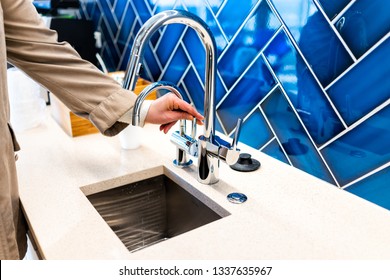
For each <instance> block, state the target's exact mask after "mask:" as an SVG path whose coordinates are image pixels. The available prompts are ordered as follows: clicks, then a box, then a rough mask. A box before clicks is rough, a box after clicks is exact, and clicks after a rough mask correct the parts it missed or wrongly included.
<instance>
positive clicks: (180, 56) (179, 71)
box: [161, 46, 190, 84]
mask: <svg viewBox="0 0 390 280" xmlns="http://www.w3.org/2000/svg"><path fill="white" fill-rule="evenodd" d="M189 63H190V62H189V61H188V58H187V56H186V54H185V52H184V51H183V48H182V47H181V46H179V47H178V48H177V49H176V52H175V54H174V56H173V58H172V60H171V61H170V63H169V65H168V69H166V71H165V73H164V76H163V77H162V78H161V80H163V81H170V82H172V83H175V84H176V83H178V82H179V80H180V79H181V77H182V76H183V74H184V71H185V70H186V69H187V67H188V64H189Z"/></svg>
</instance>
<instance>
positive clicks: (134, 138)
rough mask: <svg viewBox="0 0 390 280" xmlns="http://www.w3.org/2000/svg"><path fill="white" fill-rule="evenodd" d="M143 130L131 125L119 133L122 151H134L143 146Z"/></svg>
mask: <svg viewBox="0 0 390 280" xmlns="http://www.w3.org/2000/svg"><path fill="white" fill-rule="evenodd" d="M141 134H142V128H141V127H139V126H133V125H131V124H130V125H129V126H128V127H126V128H125V129H124V130H122V131H121V133H119V141H120V143H121V147H122V149H125V150H134V149H137V148H139V146H140V145H141V138H142V136H141Z"/></svg>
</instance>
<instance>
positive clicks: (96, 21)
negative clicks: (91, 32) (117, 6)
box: [91, 5, 102, 30]
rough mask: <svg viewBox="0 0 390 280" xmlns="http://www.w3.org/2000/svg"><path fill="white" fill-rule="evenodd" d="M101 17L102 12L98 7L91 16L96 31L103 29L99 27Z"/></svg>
mask: <svg viewBox="0 0 390 280" xmlns="http://www.w3.org/2000/svg"><path fill="white" fill-rule="evenodd" d="M101 17H102V12H101V11H100V8H99V6H97V5H96V8H95V9H94V11H93V14H92V15H91V19H92V20H93V24H94V26H95V28H96V30H101V27H100V26H99V23H100V19H101Z"/></svg>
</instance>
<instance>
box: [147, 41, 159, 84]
mask: <svg viewBox="0 0 390 280" xmlns="http://www.w3.org/2000/svg"><path fill="white" fill-rule="evenodd" d="M144 63H145V64H146V65H147V66H148V69H149V71H150V73H151V75H152V80H153V81H158V78H159V77H160V75H161V70H160V67H159V65H158V62H157V60H156V58H155V56H154V52H153V50H152V48H151V47H150V44H148V46H147V47H146V48H145V52H144Z"/></svg>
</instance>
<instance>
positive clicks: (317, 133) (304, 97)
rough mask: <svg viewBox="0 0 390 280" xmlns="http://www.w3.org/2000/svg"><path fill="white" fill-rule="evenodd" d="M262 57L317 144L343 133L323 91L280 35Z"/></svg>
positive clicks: (292, 47)
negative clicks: (264, 57) (266, 61)
mask: <svg viewBox="0 0 390 280" xmlns="http://www.w3.org/2000/svg"><path fill="white" fill-rule="evenodd" d="M264 54H265V56H266V58H267V60H268V62H269V63H270V65H271V67H272V69H273V71H274V72H275V74H276V76H277V77H278V79H279V81H280V83H281V84H282V86H283V88H284V90H285V92H286V93H287V95H288V98H289V99H290V101H291V103H292V104H293V106H294V107H295V109H296V110H297V112H298V114H299V115H300V117H301V119H302V121H303V123H304V124H305V127H306V129H307V130H308V132H309V133H310V135H311V137H312V138H313V140H314V141H315V143H316V144H317V145H321V144H323V143H325V142H326V141H328V140H329V139H331V138H333V137H334V136H336V135H337V134H338V133H340V132H341V131H343V130H344V126H343V125H342V123H341V121H340V119H339V118H338V116H337V115H336V113H335V112H334V110H333V108H332V106H331V105H330V103H329V101H328V99H327V98H326V96H325V94H324V92H323V91H322V90H321V88H320V86H319V85H318V83H317V82H316V81H315V79H314V77H313V76H312V74H311V73H310V71H309V69H308V68H307V66H306V64H305V63H304V61H303V60H302V58H301V57H300V56H299V54H298V53H297V52H296V50H295V48H294V46H293V45H292V44H291V42H290V40H289V39H288V37H287V35H286V34H285V33H284V32H280V33H279V34H278V35H277V36H276V37H275V39H274V40H273V41H272V43H271V44H270V45H269V46H268V47H267V49H266V50H265V52H264Z"/></svg>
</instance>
